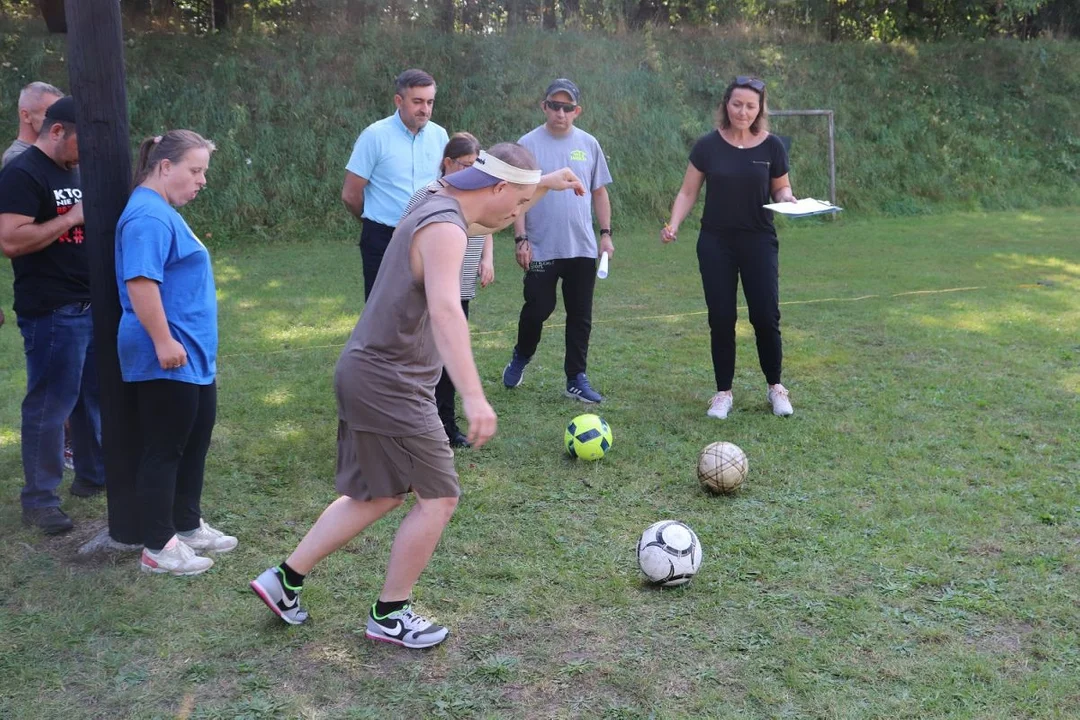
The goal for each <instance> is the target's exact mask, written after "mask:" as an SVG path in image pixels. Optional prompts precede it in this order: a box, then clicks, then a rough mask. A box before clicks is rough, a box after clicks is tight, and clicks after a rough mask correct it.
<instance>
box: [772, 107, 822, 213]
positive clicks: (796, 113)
mask: <svg viewBox="0 0 1080 720" xmlns="http://www.w3.org/2000/svg"><path fill="white" fill-rule="evenodd" d="M800 116H810V117H824V118H825V119H826V121H827V124H828V143H829V145H828V148H829V150H828V152H829V161H828V162H829V202H831V203H832V204H833V205H835V204H836V122H835V119H834V117H833V111H832V110H770V111H769V117H770V118H773V117H800ZM778 136H779V137H780V138H781V139H782V140H785V142H784V144H785V145H786V146H787V150H788V154H789V155H790V153H791V135H790V134H787V135H781V134H779V133H778Z"/></svg>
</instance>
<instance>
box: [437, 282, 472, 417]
mask: <svg viewBox="0 0 1080 720" xmlns="http://www.w3.org/2000/svg"><path fill="white" fill-rule="evenodd" d="M461 309H462V310H464V311H465V319H466V320H468V319H469V301H468V300H462V301H461ZM435 406H436V407H438V408H439V419H440V420H442V424H443V427H444V428H446V435H447V437H449V436H450V434H451V433H453V432H454V431H456V430H457V429H458V426H457V417H456V415H455V410H454V381H453V380H451V379H450V373H448V372H446V368H443V371H442V375H441V376H439V383H438V384H437V385H436V386H435Z"/></svg>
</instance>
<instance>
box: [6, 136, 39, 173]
mask: <svg viewBox="0 0 1080 720" xmlns="http://www.w3.org/2000/svg"><path fill="white" fill-rule="evenodd" d="M31 147H33V146H32V145H31V144H30V143H28V142H25V141H23V140H20V139H18V138H15V142H13V143H11V145H10V146H9V147H8V149H7V150H5V151H4V156H3V157H0V168H2V167H4V166H5V165H7V164H8V163H9V162H11V161H12V160H14V159H15V158H17V157H19V156H20V155H22V154H23V153H24V152H26V151H27V150H29V149H30V148H31Z"/></svg>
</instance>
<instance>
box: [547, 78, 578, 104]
mask: <svg viewBox="0 0 1080 720" xmlns="http://www.w3.org/2000/svg"><path fill="white" fill-rule="evenodd" d="M557 92H564V93H568V94H569V95H570V99H571V100H573V101H574V104H575V105H577V104H578V103H579V102H580V101H581V91H580V90H578V86H577V85H575V84H574V81H573V80H567V79H566V78H558V79H557V80H556V81H555V82H553V83H551V84H550V85H548V89H547V92H545V93H544V99H545V100H547V99H548V98H550V97H551V96H552V95H554V94H555V93H557Z"/></svg>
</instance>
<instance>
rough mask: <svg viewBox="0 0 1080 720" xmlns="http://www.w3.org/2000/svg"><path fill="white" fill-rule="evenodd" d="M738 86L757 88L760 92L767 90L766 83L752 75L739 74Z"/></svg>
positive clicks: (736, 83)
mask: <svg viewBox="0 0 1080 720" xmlns="http://www.w3.org/2000/svg"><path fill="white" fill-rule="evenodd" d="M735 86H736V87H748V88H750V89H751V90H757V91H758V92H765V83H763V82H762V81H760V80H758V79H757V78H753V77H750V76H748V75H739V76H738V77H737V78H735Z"/></svg>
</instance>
